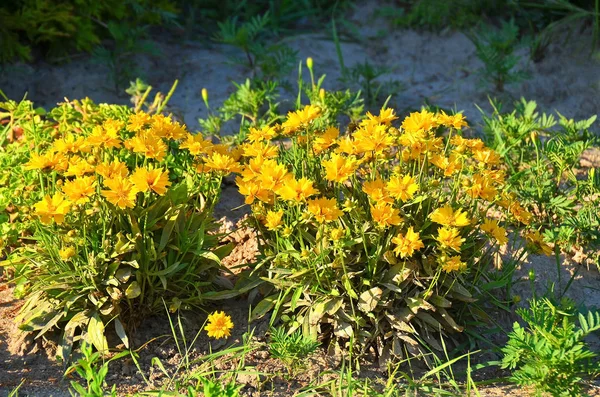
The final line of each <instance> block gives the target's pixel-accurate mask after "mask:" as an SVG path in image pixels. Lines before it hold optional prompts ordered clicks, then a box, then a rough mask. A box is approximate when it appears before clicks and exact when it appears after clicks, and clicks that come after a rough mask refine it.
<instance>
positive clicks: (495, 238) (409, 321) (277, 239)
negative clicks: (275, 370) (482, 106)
mask: <svg viewBox="0 0 600 397" xmlns="http://www.w3.org/2000/svg"><path fill="white" fill-rule="evenodd" d="M320 115H321V112H320V109H319V108H318V107H316V106H314V105H309V106H306V107H305V108H303V109H300V110H298V111H296V112H290V114H289V115H288V118H287V120H285V121H284V122H283V123H281V124H280V125H274V126H268V127H265V128H264V129H262V130H254V131H252V132H251V134H250V139H249V140H248V141H247V142H246V143H245V144H244V145H243V146H242V150H243V154H242V159H243V160H242V162H243V166H242V168H241V171H240V173H239V176H238V177H237V180H236V181H237V185H238V186H239V189H240V192H241V193H242V194H243V195H244V196H245V202H246V204H248V205H250V207H251V209H252V213H253V217H254V219H255V221H256V224H257V226H258V227H259V229H260V230H261V234H262V238H263V239H264V241H265V242H266V244H267V245H268V246H269V247H270V248H269V250H270V252H272V260H271V262H269V263H271V267H270V268H269V269H267V270H268V271H267V272H266V273H263V275H264V276H265V277H266V278H267V279H268V281H269V282H270V284H271V285H272V287H273V288H274V289H275V290H281V291H286V292H285V294H283V295H282V296H284V298H278V299H284V300H285V301H286V302H287V304H284V305H281V307H283V308H284V309H283V310H284V311H285V313H286V316H285V318H287V319H288V321H290V324H289V325H290V326H291V327H292V328H297V327H302V328H303V329H304V330H305V331H307V332H310V333H312V334H317V333H324V332H325V333H331V334H334V335H335V336H337V337H339V338H342V339H345V338H350V337H351V336H354V338H355V340H356V341H358V343H359V344H361V345H362V346H363V347H365V346H367V345H369V344H370V343H373V342H374V341H375V340H378V341H379V343H380V346H386V349H391V347H392V346H396V345H395V344H397V343H400V344H409V345H410V344H411V343H412V342H415V344H418V343H417V342H416V340H419V339H420V340H421V341H422V340H423V339H422V338H417V337H416V336H417V335H421V334H422V333H423V332H425V333H427V335H428V334H429V333H431V332H434V333H435V332H439V331H440V330H444V331H443V332H456V331H460V330H462V327H460V326H459V325H458V323H457V321H458V320H454V318H453V317H454V316H455V315H458V314H459V313H465V310H464V308H463V309H461V307H462V306H461V304H463V303H464V302H475V300H476V298H475V297H474V296H473V294H472V293H471V292H469V291H470V290H471V288H470V287H471V286H473V285H475V283H476V282H477V280H478V279H479V278H480V277H481V274H482V271H483V270H485V269H486V266H487V265H488V264H489V263H490V260H489V259H490V258H491V256H492V254H493V253H494V252H496V251H497V249H498V247H499V246H501V245H505V244H507V242H508V237H507V234H508V232H507V225H510V224H525V225H526V224H528V222H529V221H530V219H531V214H529V213H528V212H527V211H526V210H525V209H524V208H523V207H522V206H521V205H520V204H519V203H518V202H517V201H516V200H515V199H514V198H513V197H511V196H510V195H508V194H506V193H505V192H504V186H505V174H504V172H503V171H502V169H501V167H500V165H501V164H500V157H499V156H498V154H497V153H496V152H494V151H493V150H491V149H489V148H487V147H485V145H484V143H483V142H482V141H481V140H480V139H469V138H465V137H463V135H462V129H464V128H465V127H467V123H466V121H465V119H464V117H463V116H462V114H453V115H449V114H446V113H444V112H439V113H433V112H430V111H427V110H422V111H420V112H415V113H411V114H410V115H409V116H407V117H406V118H405V119H404V120H403V121H402V122H401V123H399V122H398V116H397V115H396V114H395V112H394V111H393V110H392V109H389V108H386V109H382V110H381V112H380V113H379V114H378V115H374V114H371V113H367V115H366V117H365V118H364V119H363V120H362V121H361V122H360V123H358V124H357V125H355V126H353V127H352V128H349V129H348V130H347V131H345V132H342V131H340V130H339V129H338V128H337V127H335V126H331V125H328V123H327V121H326V120H325V119H321V118H320ZM261 270H262V268H259V269H257V270H256V271H257V272H260V271H261ZM294 291H295V292H294ZM275 293H277V292H275ZM300 297H302V299H299V298H300ZM267 300H269V301H275V300H276V299H273V297H268V299H267ZM278 306H279V304H278ZM466 311H467V312H468V311H469V310H468V309H467V310H466Z"/></svg>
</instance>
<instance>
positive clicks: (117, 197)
mask: <svg viewBox="0 0 600 397" xmlns="http://www.w3.org/2000/svg"><path fill="white" fill-rule="evenodd" d="M104 185H106V187H108V190H102V195H103V196H104V197H106V200H108V202H109V203H111V204H113V205H115V206H117V207H119V208H121V209H125V208H133V207H135V197H136V195H137V193H138V190H137V189H136V188H135V186H134V185H133V183H131V181H129V179H127V178H123V177H119V176H117V177H115V178H113V179H105V180H104Z"/></svg>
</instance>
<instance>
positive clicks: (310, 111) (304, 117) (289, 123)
mask: <svg viewBox="0 0 600 397" xmlns="http://www.w3.org/2000/svg"><path fill="white" fill-rule="evenodd" d="M320 114H321V109H319V108H318V107H317V106H314V105H306V106H305V107H304V109H301V110H297V111H295V112H289V113H288V117H287V120H286V121H285V122H284V123H283V124H282V125H281V127H282V128H283V132H284V133H285V134H293V133H294V132H296V131H297V130H298V129H300V128H304V127H306V126H307V125H308V124H310V122H311V121H313V120H314V119H316V118H317V117H319V115H320Z"/></svg>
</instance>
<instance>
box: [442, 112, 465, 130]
mask: <svg viewBox="0 0 600 397" xmlns="http://www.w3.org/2000/svg"><path fill="white" fill-rule="evenodd" d="M436 119H437V122H438V123H439V124H441V125H444V126H445V127H449V128H455V129H457V130H460V129H462V127H466V126H467V122H466V120H465V116H464V115H463V114H462V113H457V114H454V115H448V114H446V113H445V112H444V111H443V110H442V111H441V113H440V114H438V115H437V116H436Z"/></svg>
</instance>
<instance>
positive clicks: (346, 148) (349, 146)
mask: <svg viewBox="0 0 600 397" xmlns="http://www.w3.org/2000/svg"><path fill="white" fill-rule="evenodd" d="M336 143H337V145H338V147H337V148H336V149H335V150H334V151H335V152H336V153H338V154H342V153H344V154H357V151H356V142H354V140H353V139H352V137H351V136H349V135H345V136H343V137H340V138H338V139H337V141H336Z"/></svg>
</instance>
